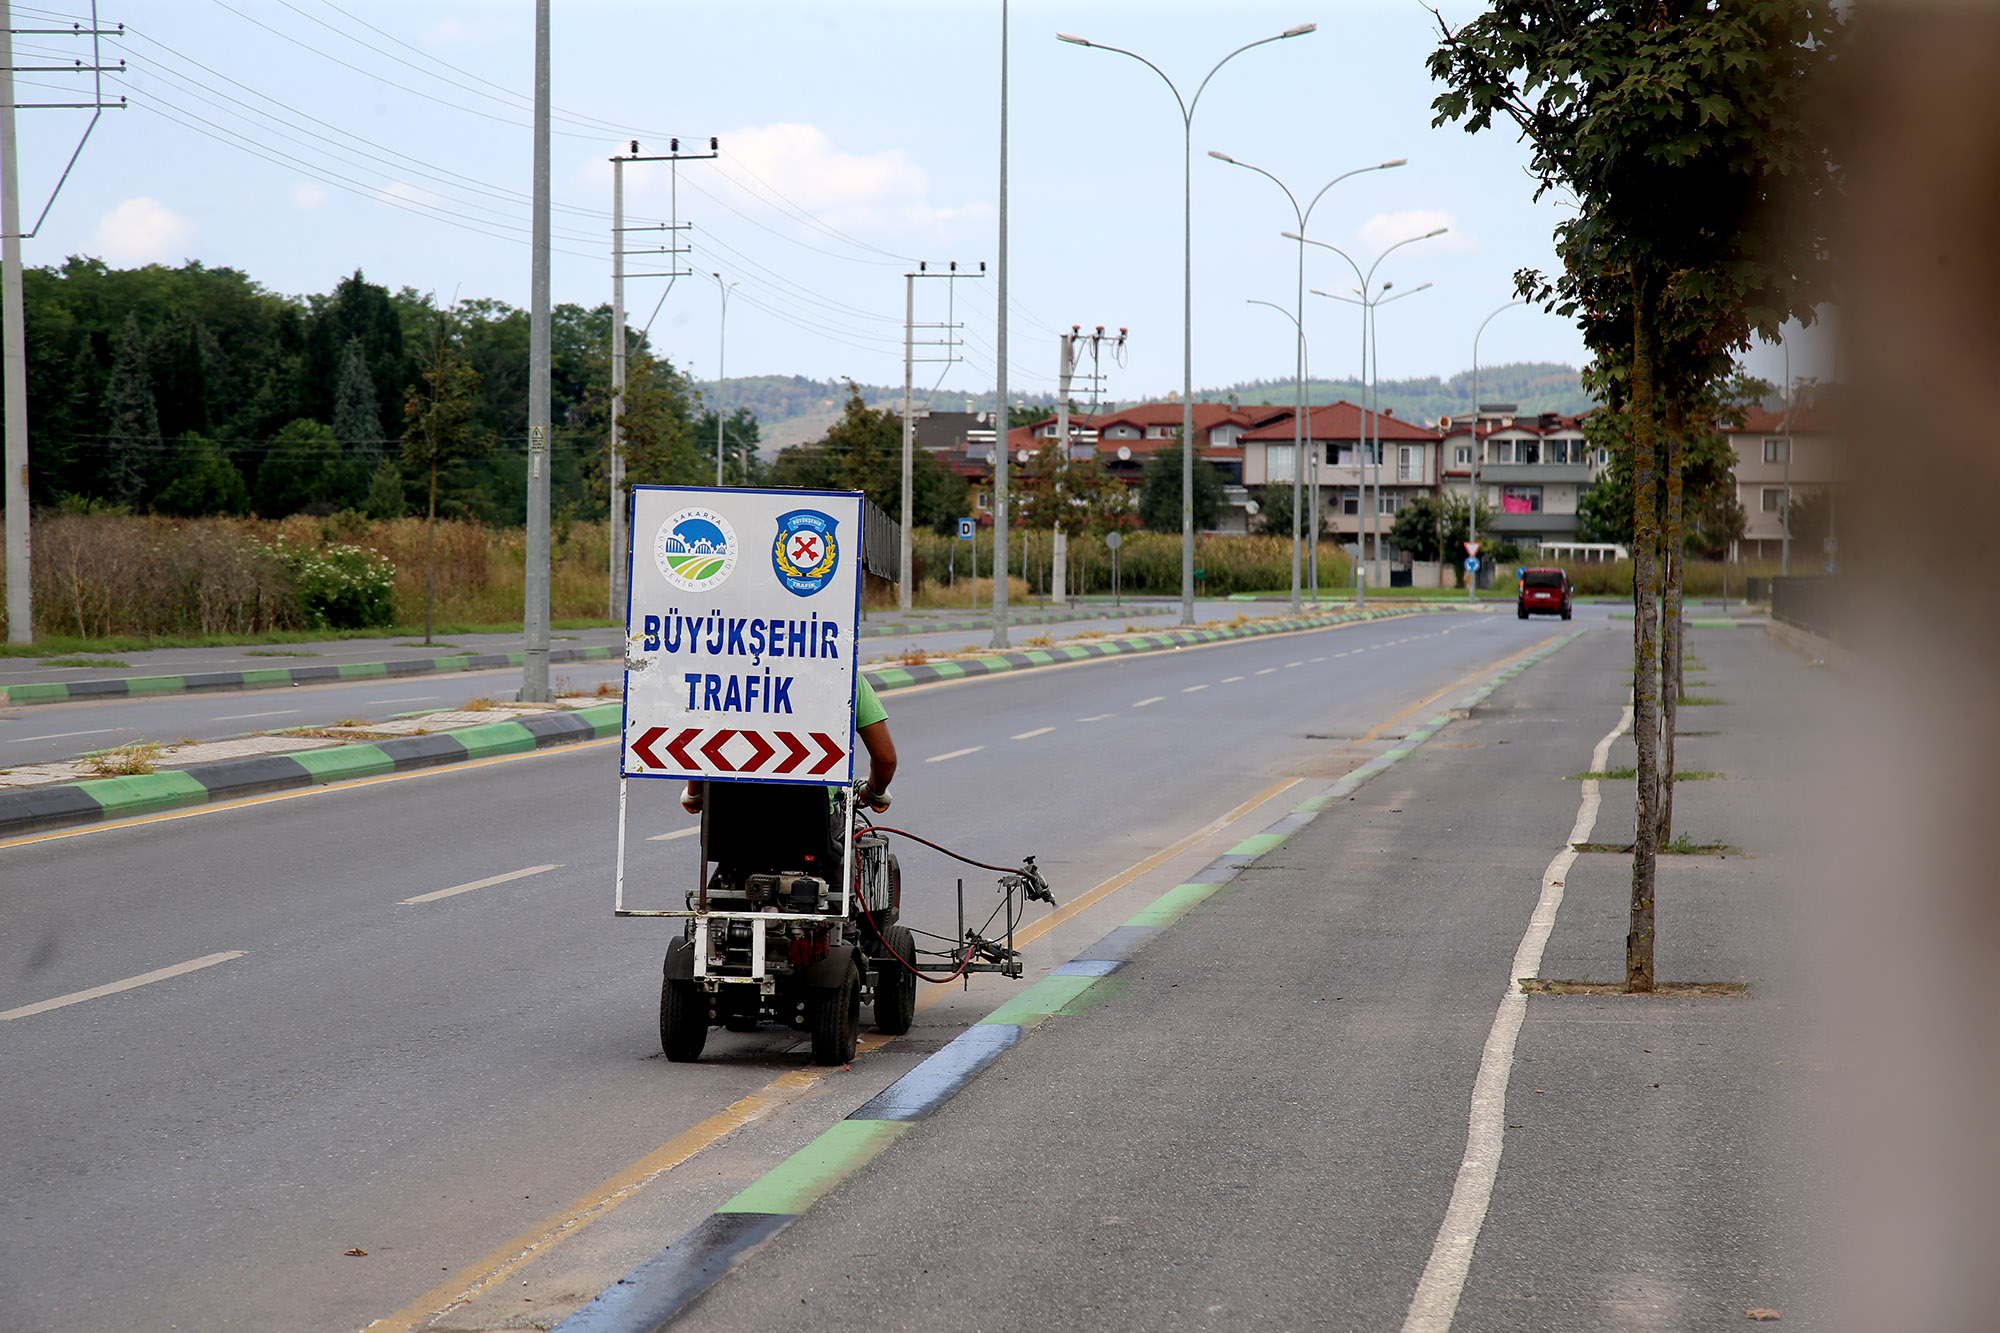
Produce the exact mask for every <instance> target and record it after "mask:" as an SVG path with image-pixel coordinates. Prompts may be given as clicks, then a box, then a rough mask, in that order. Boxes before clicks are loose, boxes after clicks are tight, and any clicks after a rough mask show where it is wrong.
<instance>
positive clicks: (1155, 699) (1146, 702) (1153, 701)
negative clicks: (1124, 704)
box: [1132, 694, 1167, 708]
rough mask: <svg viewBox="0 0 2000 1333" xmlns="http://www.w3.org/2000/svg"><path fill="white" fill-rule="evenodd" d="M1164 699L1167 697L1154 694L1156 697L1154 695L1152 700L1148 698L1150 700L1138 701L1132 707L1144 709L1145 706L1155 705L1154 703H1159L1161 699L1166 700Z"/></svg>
mask: <svg viewBox="0 0 2000 1333" xmlns="http://www.w3.org/2000/svg"><path fill="white" fill-rule="evenodd" d="M1166 697H1167V696H1166V695H1164V694H1156V695H1154V696H1153V697H1152V698H1150V699H1141V700H1140V701H1139V702H1138V703H1135V704H1133V705H1132V706H1133V707H1134V708H1144V707H1145V706H1146V705H1147V704H1156V703H1158V702H1160V700H1162V699H1164V698H1166Z"/></svg>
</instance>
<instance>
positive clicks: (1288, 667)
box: [1285, 662, 1305, 671]
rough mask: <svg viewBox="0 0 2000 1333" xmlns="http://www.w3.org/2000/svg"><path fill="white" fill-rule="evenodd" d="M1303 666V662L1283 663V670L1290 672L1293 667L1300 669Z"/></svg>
mask: <svg viewBox="0 0 2000 1333" xmlns="http://www.w3.org/2000/svg"><path fill="white" fill-rule="evenodd" d="M1304 665H1305V663H1304V662H1287V663H1285V670H1287V671H1290V670H1291V669H1292V668H1293V667H1301V666H1304Z"/></svg>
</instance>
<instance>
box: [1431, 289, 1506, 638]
mask: <svg viewBox="0 0 2000 1333" xmlns="http://www.w3.org/2000/svg"><path fill="white" fill-rule="evenodd" d="M1526 304H1528V303H1527V302H1526V301H1509V302H1508V303H1507V304H1506V305H1503V306H1501V307H1500V309H1499V310H1495V311H1494V312H1493V314H1492V315H1488V316H1487V317H1486V318H1485V319H1482V320H1480V321H1479V328H1478V329H1477V330H1476V331H1475V332H1474V333H1473V335H1472V479H1471V480H1470V481H1469V482H1467V483H1466V487H1465V539H1466V541H1467V542H1468V543H1473V542H1477V541H1478V540H1479V338H1480V335H1481V334H1483V333H1485V332H1486V326H1487V325H1488V324H1491V323H1492V322H1493V316H1494V315H1498V314H1500V313H1502V312H1503V311H1507V310H1512V309H1513V308H1514V307H1515V306H1517V305H1526ZM1439 462H1440V464H1442V462H1443V460H1442V459H1440V460H1439ZM1466 555H1467V556H1469V557H1472V558H1475V559H1476V558H1477V556H1476V555H1474V553H1473V552H1471V551H1467V552H1466ZM1465 600H1466V601H1468V602H1476V601H1478V600H1479V573H1478V571H1477V570H1470V569H1468V570H1467V571H1465Z"/></svg>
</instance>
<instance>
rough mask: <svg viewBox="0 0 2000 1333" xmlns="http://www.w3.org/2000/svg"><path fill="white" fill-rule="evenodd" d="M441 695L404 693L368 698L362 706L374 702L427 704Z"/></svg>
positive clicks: (364, 706) (373, 703) (370, 706)
mask: <svg viewBox="0 0 2000 1333" xmlns="http://www.w3.org/2000/svg"><path fill="white" fill-rule="evenodd" d="M441 697H442V696H440V695H436V694H406V695H404V696H403V697H402V698H400V699H368V700H365V701H364V702H363V703H362V705H361V706H362V707H363V708H373V707H374V706H375V705H376V704H427V703H430V702H432V701H433V700H435V699H438V698H441Z"/></svg>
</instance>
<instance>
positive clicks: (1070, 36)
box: [1056, 32, 1090, 46]
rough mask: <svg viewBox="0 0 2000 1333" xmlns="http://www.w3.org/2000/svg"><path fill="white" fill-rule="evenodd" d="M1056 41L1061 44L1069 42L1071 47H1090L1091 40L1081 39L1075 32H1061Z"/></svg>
mask: <svg viewBox="0 0 2000 1333" xmlns="http://www.w3.org/2000/svg"><path fill="white" fill-rule="evenodd" d="M1056 40H1057V41H1059V42H1068V43H1069V44H1070V45H1071V46H1089V45H1090V39H1089V38H1088V37H1079V36H1077V35H1076V34H1075V33H1073V32H1059V33H1057V34H1056Z"/></svg>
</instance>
